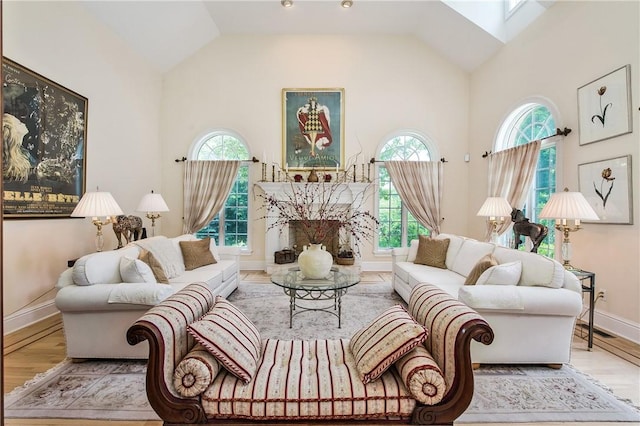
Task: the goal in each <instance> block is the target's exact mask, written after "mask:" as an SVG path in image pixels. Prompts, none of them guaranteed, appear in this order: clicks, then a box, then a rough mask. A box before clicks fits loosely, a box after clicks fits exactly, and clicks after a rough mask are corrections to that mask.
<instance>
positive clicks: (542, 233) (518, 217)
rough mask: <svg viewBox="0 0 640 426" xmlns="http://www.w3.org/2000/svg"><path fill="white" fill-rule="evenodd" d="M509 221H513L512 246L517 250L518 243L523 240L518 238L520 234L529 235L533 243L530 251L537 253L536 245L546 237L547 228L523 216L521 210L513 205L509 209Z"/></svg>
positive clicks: (538, 245)
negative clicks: (513, 236)
mask: <svg viewBox="0 0 640 426" xmlns="http://www.w3.org/2000/svg"><path fill="white" fill-rule="evenodd" d="M511 221H512V222H513V233H514V234H515V238H514V241H513V248H514V249H516V250H517V249H518V247H519V246H520V244H522V243H523V242H524V241H522V240H521V239H520V237H521V236H524V237H529V238H530V239H531V242H532V243H533V248H532V249H531V252H533V253H537V252H538V247H540V244H541V243H542V241H543V240H544V239H545V238H546V236H547V234H548V233H549V229H548V228H547V227H546V226H544V225H543V224H541V223H531V222H529V219H528V218H526V217H524V213H522V210H518V209H516V208H515V207H514V208H513V209H512V210H511Z"/></svg>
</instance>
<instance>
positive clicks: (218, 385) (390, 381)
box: [202, 339, 416, 420]
mask: <svg viewBox="0 0 640 426" xmlns="http://www.w3.org/2000/svg"><path fill="white" fill-rule="evenodd" d="M262 346H263V349H262V353H263V354H262V359H261V361H260V362H261V363H260V366H259V367H258V371H257V372H256V375H255V377H254V379H253V380H252V381H251V382H250V383H249V384H245V383H243V382H242V381H241V380H239V379H238V378H236V377H235V376H233V375H232V374H230V373H228V372H227V371H225V370H222V371H221V372H220V373H218V375H217V376H216V378H215V380H214V381H213V383H212V384H211V386H210V387H209V388H208V389H207V390H206V391H205V393H204V394H203V395H202V405H203V407H204V410H205V413H206V415H207V418H209V419H213V418H218V419H227V418H228V419H250V418H254V419H255V418H260V420H284V419H289V420H291V419H294V418H295V419H296V420H312V419H334V420H339V419H359V418H360V419H364V418H366V419H377V418H385V419H386V418H402V419H407V418H409V416H410V414H411V412H412V410H413V408H414V407H415V404H416V402H415V400H414V399H413V397H412V396H411V395H410V394H409V392H408V391H407V389H406V387H405V386H404V385H403V384H402V380H401V379H400V377H399V376H398V373H397V372H396V370H395V369H390V370H388V371H387V372H386V373H385V374H383V375H382V377H381V379H380V380H376V381H373V382H371V383H369V384H366V385H365V384H363V383H362V381H361V380H360V378H359V377H358V371H357V369H356V366H355V361H354V358H353V356H352V355H351V353H350V351H349V341H348V340H313V341H302V340H293V341H292V340H275V339H267V340H264V341H263V345H262Z"/></svg>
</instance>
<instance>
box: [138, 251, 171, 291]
mask: <svg viewBox="0 0 640 426" xmlns="http://www.w3.org/2000/svg"><path fill="white" fill-rule="evenodd" d="M138 259H140V260H142V261H143V262H144V263H146V264H147V265H149V267H150V268H151V272H153V275H154V276H155V277H156V282H159V283H163V284H169V280H168V279H167V276H166V275H165V273H164V269H162V265H161V264H160V262H158V260H157V259H156V257H155V256H154V255H153V253H151V252H150V251H148V250H142V251H141V252H140V255H139V256H138Z"/></svg>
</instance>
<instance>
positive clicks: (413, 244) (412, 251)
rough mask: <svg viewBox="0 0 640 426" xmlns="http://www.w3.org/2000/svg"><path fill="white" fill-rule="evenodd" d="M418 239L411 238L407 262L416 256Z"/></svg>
mask: <svg viewBox="0 0 640 426" xmlns="http://www.w3.org/2000/svg"><path fill="white" fill-rule="evenodd" d="M419 243H420V240H411V245H410V246H409V253H408V254H407V262H412V263H413V261H414V260H416V256H417V255H418V245H419Z"/></svg>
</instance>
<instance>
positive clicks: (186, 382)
mask: <svg viewBox="0 0 640 426" xmlns="http://www.w3.org/2000/svg"><path fill="white" fill-rule="evenodd" d="M218 371H220V364H218V361H217V360H216V358H215V357H214V356H213V355H211V354H210V353H209V352H208V351H207V350H206V349H205V347H204V346H202V345H200V344H197V345H196V346H194V347H193V349H191V351H189V353H188V354H186V355H185V357H184V358H182V361H180V363H179V364H178V366H177V367H176V369H175V370H174V371H173V386H174V387H175V388H176V392H178V394H179V395H181V396H184V397H185V398H191V397H194V396H198V395H200V394H201V393H202V392H204V391H205V390H206V389H207V388H208V387H209V385H210V384H211V382H212V381H213V379H214V377H216V375H217V374H218Z"/></svg>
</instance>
